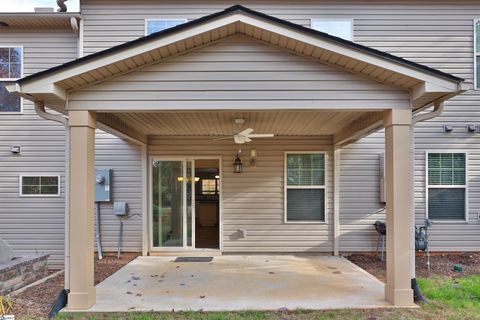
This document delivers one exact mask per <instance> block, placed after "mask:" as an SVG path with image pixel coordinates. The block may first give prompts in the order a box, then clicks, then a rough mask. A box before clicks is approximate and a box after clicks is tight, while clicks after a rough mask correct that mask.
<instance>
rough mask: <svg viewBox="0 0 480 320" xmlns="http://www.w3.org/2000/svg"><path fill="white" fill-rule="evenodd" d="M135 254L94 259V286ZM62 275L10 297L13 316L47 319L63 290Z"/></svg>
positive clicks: (130, 259)
mask: <svg viewBox="0 0 480 320" xmlns="http://www.w3.org/2000/svg"><path fill="white" fill-rule="evenodd" d="M136 256H137V254H122V257H121V258H120V260H119V259H117V257H113V256H106V257H105V258H104V259H102V260H98V259H95V285H96V284H98V283H100V282H102V281H103V280H105V279H106V278H108V277H109V276H110V275H111V274H113V273H114V272H116V271H117V270H119V269H120V268H122V267H123V266H124V265H126V264H127V263H128V262H130V261H132V260H133V259H135V257H136ZM63 280H64V278H63V274H60V275H58V276H56V277H54V278H51V279H49V280H47V281H46V282H44V283H41V284H39V285H37V286H34V287H30V288H28V289H26V290H25V291H23V292H21V293H19V294H17V295H14V296H12V300H13V308H14V309H13V311H14V312H13V314H14V315H15V316H16V318H18V319H22V318H45V319H47V318H48V313H49V312H50V309H51V307H52V304H53V302H54V301H55V299H56V298H57V296H58V294H59V293H60V291H61V290H62V288H63Z"/></svg>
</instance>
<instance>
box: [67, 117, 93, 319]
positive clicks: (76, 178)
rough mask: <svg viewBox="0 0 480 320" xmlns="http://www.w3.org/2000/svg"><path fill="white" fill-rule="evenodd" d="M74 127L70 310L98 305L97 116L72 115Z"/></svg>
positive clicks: (71, 183) (72, 128)
mask: <svg viewBox="0 0 480 320" xmlns="http://www.w3.org/2000/svg"><path fill="white" fill-rule="evenodd" d="M68 117H69V124H70V230H69V236H70V268H69V269H70V270H69V271H70V293H69V294H68V305H67V307H68V309H70V310H85V309H88V308H90V307H92V306H93V305H94V304H95V299H96V296H95V287H94V277H93V276H94V274H93V268H94V263H93V262H94V252H93V249H94V241H93V240H94V234H93V228H94V172H95V127H96V115H95V113H94V112H90V111H69V112H68Z"/></svg>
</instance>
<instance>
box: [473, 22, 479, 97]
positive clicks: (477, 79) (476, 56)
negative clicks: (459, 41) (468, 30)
mask: <svg viewBox="0 0 480 320" xmlns="http://www.w3.org/2000/svg"><path fill="white" fill-rule="evenodd" d="M474 39H475V46H474V51H475V63H474V64H475V88H476V89H480V20H476V21H475V37H474Z"/></svg>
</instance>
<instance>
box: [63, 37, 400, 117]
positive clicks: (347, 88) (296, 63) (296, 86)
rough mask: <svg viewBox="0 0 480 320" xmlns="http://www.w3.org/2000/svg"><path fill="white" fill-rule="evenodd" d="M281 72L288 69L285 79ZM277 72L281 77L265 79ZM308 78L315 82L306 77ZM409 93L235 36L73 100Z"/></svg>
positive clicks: (264, 101) (99, 103) (113, 104)
mask: <svg viewBox="0 0 480 320" xmlns="http://www.w3.org/2000/svg"><path fill="white" fill-rule="evenodd" d="M279 73H282V74H284V77H283V78H282V81H280V78H279V76H280V75H279ZM264 74H266V76H265V75H264ZM272 74H273V75H275V79H271V78H270V79H264V78H265V77H272ZM312 74H315V75H316V78H317V79H316V80H315V81H313V80H312V76H311V75H312ZM180 78H182V79H183V81H180V82H179V80H180ZM240 79H241V81H239V80H240ZM306 81H309V82H310V85H305V84H303V83H302V82H306ZM220 82H221V83H220ZM359 82H362V83H364V85H360V86H358V85H357V83H359ZM333 83H335V84H336V85H335V86H333V85H332V84H333ZM409 101H410V100H409V93H408V92H406V91H401V90H397V89H394V88H391V87H388V86H386V85H382V84H379V83H377V82H374V81H367V80H366V79H365V78H363V77H361V76H358V75H354V74H350V73H346V72H344V71H342V70H338V69H336V68H332V67H330V66H327V65H324V64H320V63H316V62H314V61H311V60H307V59H305V58H302V57H299V56H296V55H293V54H290V53H287V52H284V51H281V50H280V49H277V48H274V47H271V46H267V45H265V44H263V43H260V42H257V41H254V40H252V39H250V38H248V37H244V36H234V37H231V38H229V39H226V40H224V41H222V42H220V43H217V44H214V45H211V46H208V47H206V48H202V49H198V50H196V51H193V52H191V53H187V54H185V55H182V56H180V57H177V58H174V59H171V60H168V61H166V62H160V63H157V64H154V65H151V66H148V67H146V68H142V69H140V70H138V71H134V72H132V73H129V74H127V75H124V76H121V77H116V78H114V79H113V80H107V81H106V82H103V83H101V84H98V85H95V86H89V87H87V88H85V89H80V90H79V91H74V92H72V93H71V94H70V100H69V107H70V108H72V109H73V108H75V109H77V108H78V109H80V108H87V109H88V108H101V109H103V110H131V105H132V103H135V107H136V108H137V109H148V110H150V109H152V110H154V109H184V108H198V109H202V108H204V109H206V108H209V109H215V108H218V109H222V108H223V109H232V108H233V109H235V108H238V109H243V108H246V107H247V106H246V104H248V108H249V109H252V108H258V109H262V108H263V109H265V108H267V109H270V108H289V109H294V108H296V109H306V108H323V109H329V108H330V109H337V108H338V109H356V108H357V109H360V108H362V107H363V108H369V109H375V108H385V107H391V108H400V107H407V106H408V105H409Z"/></svg>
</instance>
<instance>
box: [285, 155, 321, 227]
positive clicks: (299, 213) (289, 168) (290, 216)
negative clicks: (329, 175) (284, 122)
mask: <svg viewBox="0 0 480 320" xmlns="http://www.w3.org/2000/svg"><path fill="white" fill-rule="evenodd" d="M285 171H286V173H285V177H286V179H285V180H286V183H285V201H286V205H285V208H286V215H285V221H286V222H325V155H324V154H323V153H287V154H286V160H285Z"/></svg>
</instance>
